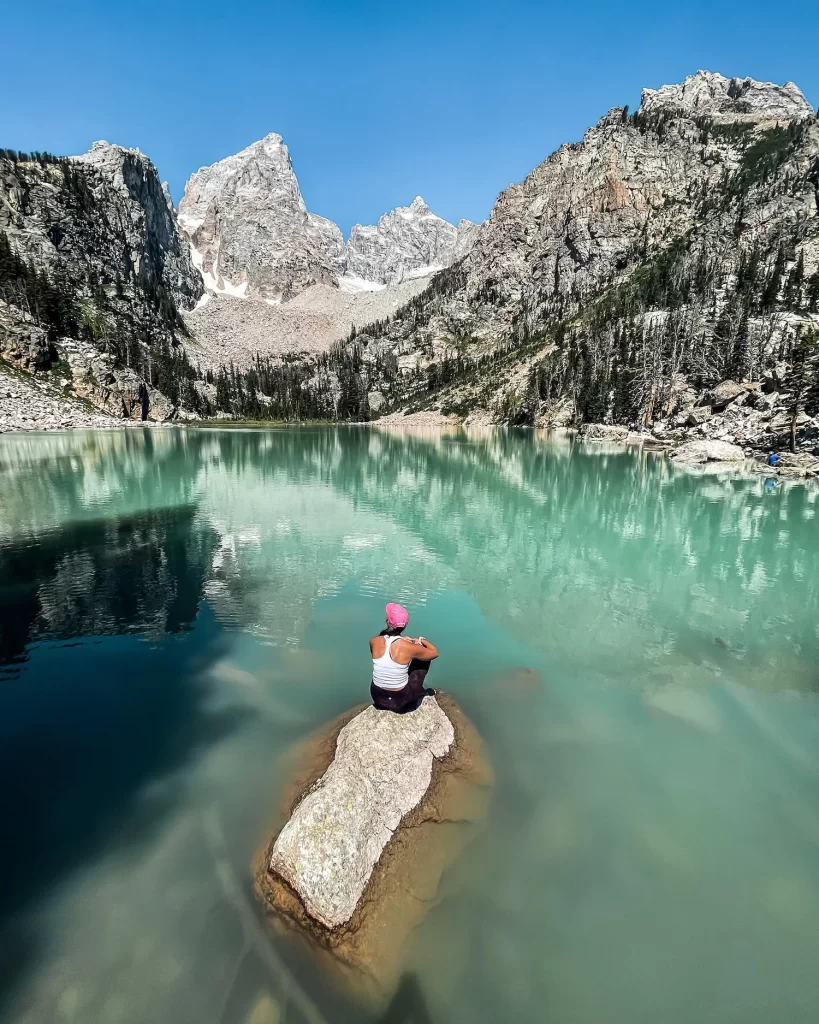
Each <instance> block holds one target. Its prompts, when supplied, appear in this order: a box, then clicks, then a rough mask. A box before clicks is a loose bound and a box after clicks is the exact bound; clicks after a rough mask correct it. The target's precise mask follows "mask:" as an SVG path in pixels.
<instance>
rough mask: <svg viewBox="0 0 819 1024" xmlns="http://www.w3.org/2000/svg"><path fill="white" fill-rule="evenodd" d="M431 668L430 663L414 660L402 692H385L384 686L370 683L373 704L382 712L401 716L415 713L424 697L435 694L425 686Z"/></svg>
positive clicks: (410, 665)
mask: <svg viewBox="0 0 819 1024" xmlns="http://www.w3.org/2000/svg"><path fill="white" fill-rule="evenodd" d="M429 666H430V662H428V661H418V660H417V659H413V661H411V662H410V664H409V675H408V677H407V685H406V686H402V687H401V689H400V690H385V689H384V687H383V686H376V685H375V683H370V696H371V697H372V699H373V704H374V705H375V706H376V707H377V708H379V709H380V710H381V711H395V712H396V713H397V714H399V715H403V714H404V713H405V712H407V711H414V710H415V709H416V708H417V707H418V705H419V704H420V703H421V701H422V700H423V699H424V697H426V696H428V695H432V694H433V693H434V690H428V689H426V687H425V685H424V684H425V682H426V677H427V672H429Z"/></svg>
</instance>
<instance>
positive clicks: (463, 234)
mask: <svg viewBox="0 0 819 1024" xmlns="http://www.w3.org/2000/svg"><path fill="white" fill-rule="evenodd" d="M179 223H180V226H181V227H182V229H183V231H184V232H185V233H186V234H187V236H188V237H189V239H190V243H191V246H192V251H193V258H194V261H195V263H196V265H197V266H198V267H199V269H200V270H201V271H202V274H203V276H204V280H205V284H206V286H207V287H208V289H210V290H211V291H213V292H217V293H219V292H222V293H226V294H230V295H234V296H238V297H252V298H258V299H265V300H267V301H268V302H287V301H288V300H289V299H291V298H293V296H295V295H297V294H298V293H299V292H300V291H303V290H304V289H305V288H309V287H311V286H312V285H315V284H325V285H331V286H335V285H340V286H341V288H342V289H343V290H345V291H356V290H377V289H378V288H379V287H383V286H386V285H389V284H396V283H399V282H401V281H403V280H407V279H411V278H414V277H423V276H427V275H429V274H431V273H434V272H435V271H437V270H441V269H443V268H444V267H447V266H449V264H450V263H451V262H452V261H453V259H454V258H455V257H456V254H457V255H460V254H461V253H462V252H463V251H464V249H465V247H466V246H467V244H468V241H469V239H470V238H471V237H472V235H473V229H474V228H475V225H473V224H472V223H471V222H470V221H462V222H461V224H459V225H458V227H455V226H454V225H452V224H450V223H448V222H447V221H445V220H443V218H441V217H437V216H436V215H435V214H434V213H433V212H432V211H431V210H430V209H429V207H428V206H427V205H426V203H425V202H424V201H423V199H422V198H421V197H420V196H417V197H416V198H415V199H414V200H413V202H412V203H411V205H410V206H407V207H398V208H397V209H395V210H393V211H391V212H390V213H387V214H385V215H384V216H383V217H381V219H380V220H379V222H378V224H375V225H361V224H356V225H355V226H354V227H353V229H352V232H351V234H350V238H349V241H348V242H347V243H346V244H345V242H344V238H343V235H342V234H341V231H340V229H339V228H338V227H337V226H336V225H335V224H334V223H333V222H332V221H329V220H327V219H326V218H324V217H319V216H317V215H316V214H313V213H310V212H308V210H307V207H306V205H305V202H304V199H303V197H302V194H301V190H300V188H299V184H298V180H297V179H296V175H295V172H294V171H293V165H292V161H291V159H290V152H289V150H288V148H287V146H286V145H285V144H284V141H283V140H282V137H281V136H280V135H276V134H270V135H267V136H265V138H263V139H261V140H260V141H258V142H254V143H253V144H252V145H250V146H248V147H247V148H246V149H244V150H242V151H241V152H240V153H237V154H235V155H234V156H229V157H226V158H225V159H223V160H219V161H217V162H216V163H215V164H212V165H211V166H209V167H203V168H200V169H199V170H198V171H197V172H196V173H195V174H193V175H191V177H190V178H189V180H188V182H187V184H186V186H185V194H184V196H183V198H182V200H181V201H180V204H179Z"/></svg>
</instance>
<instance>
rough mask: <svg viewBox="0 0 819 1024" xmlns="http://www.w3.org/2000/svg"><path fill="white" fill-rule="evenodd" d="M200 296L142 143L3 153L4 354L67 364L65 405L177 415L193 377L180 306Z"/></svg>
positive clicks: (0, 320)
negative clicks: (65, 152)
mask: <svg viewBox="0 0 819 1024" xmlns="http://www.w3.org/2000/svg"><path fill="white" fill-rule="evenodd" d="M202 291H203V287H202V279H201V275H200V274H199V272H198V271H197V270H196V268H195V267H194V266H193V264H192V263H191V259H190V250H189V246H188V244H187V241H186V240H185V239H184V238H183V237H182V236H181V235H180V233H179V231H178V229H177V224H176V216H175V213H174V210H173V207H172V205H171V203H170V200H169V197H168V193H167V189H166V188H165V187H164V186H163V185H162V183H161V182H160V180H159V176H158V175H157V172H156V168H155V167H154V165H153V164H152V163H151V162H150V160H148V158H147V157H145V156H144V155H143V154H142V153H140V152H139V150H127V149H123V148H122V147H120V146H111V145H109V144H108V143H106V142H97V143H95V144H94V147H93V148H92V150H91V151H90V152H89V153H88V154H86V155H85V156H82V157H76V158H59V159H58V158H56V157H52V156H48V155H46V154H39V155H37V156H36V157H28V156H26V155H25V154H15V153H11V152H7V151H3V152H2V153H0V306H2V315H0V356H3V357H4V358H5V359H6V361H7V362H12V363H14V364H16V366H17V367H19V368H20V369H22V370H26V371H29V372H42V371H45V370H47V369H48V368H49V367H50V366H51V365H52V364H56V363H59V364H61V366H62V370H61V373H62V375H63V376H62V378H61V380H62V383H61V384H60V386H59V388H58V389H57V391H58V392H59V396H60V401H63V399H71V398H72V397H81V398H83V399H85V400H86V401H90V402H91V403H92V404H93V405H96V406H97V407H98V408H99V409H101V410H103V411H105V412H107V413H108V414H110V415H113V416H123V417H126V418H134V419H146V418H150V419H165V418H168V417H171V416H173V415H175V414H176V410H177V407H178V405H179V403H180V401H181V398H182V395H181V392H180V388H179V384H180V381H181V380H182V378H183V377H184V376H185V372H186V367H185V360H184V355H183V350H182V347H181V345H180V341H181V338H182V337H184V336H185V333H186V332H185V327H184V323H183V321H182V320H181V317H180V315H179V310H180V309H183V310H184V309H191V308H193V306H194V305H195V304H196V302H197V300H198V299H199V297H200V296H201V294H202ZM66 374H67V376H66ZM20 380H22V381H24V380H25V378H20ZM163 389H164V391H163ZM168 391H171V392H173V393H174V394H173V397H172V398H169V397H168V394H166V392H168ZM15 408H16V406H15ZM60 408H61V409H62V413H61V414H60V415H61V416H62V415H63V414H65V415H64V416H63V418H65V416H68V417H69V418H70V413H68V412H67V411H66V408H65V407H64V404H63V405H61V406H60ZM2 411H3V410H0V412H2ZM23 414H24V409H21V410H20V411H19V415H18V412H17V411H14V412H13V414H11V425H14V423H15V422H17V420H18V419H20V416H22V415H23ZM4 415H5V414H4Z"/></svg>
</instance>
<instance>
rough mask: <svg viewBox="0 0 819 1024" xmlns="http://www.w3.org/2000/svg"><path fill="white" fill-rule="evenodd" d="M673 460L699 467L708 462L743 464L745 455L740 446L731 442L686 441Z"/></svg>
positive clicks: (675, 453) (672, 456) (673, 453)
mask: <svg viewBox="0 0 819 1024" xmlns="http://www.w3.org/2000/svg"><path fill="white" fill-rule="evenodd" d="M671 458H672V459H673V460H674V461H675V462H678V463H680V464H681V465H685V466H697V465H702V464H703V463H706V462H742V460H743V459H744V458H745V453H744V452H743V450H742V449H741V448H740V447H739V445H736V444H731V443H730V442H729V441H715V440H708V439H706V440H696V441H686V443H685V444H681V445H680V447H679V448H677V450H676V451H674V452H672V453H671Z"/></svg>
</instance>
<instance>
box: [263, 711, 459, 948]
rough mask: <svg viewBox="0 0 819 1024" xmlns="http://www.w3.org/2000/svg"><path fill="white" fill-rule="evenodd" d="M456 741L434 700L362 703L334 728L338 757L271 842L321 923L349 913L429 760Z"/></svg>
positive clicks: (275, 860) (416, 795)
mask: <svg viewBox="0 0 819 1024" xmlns="http://www.w3.org/2000/svg"><path fill="white" fill-rule="evenodd" d="M454 739H455V732H454V729H453V727H452V723H451V722H450V721H449V719H448V718H447V716H446V715H445V714H444V712H443V711H442V710H441V708H440V707H439V706H438V703H437V701H436V700H435V698H434V697H425V698H424V700H423V701H422V703H421V706H420V707H419V708H418V710H417V711H414V712H412V713H411V714H408V715H396V714H393V713H392V712H390V711H378V710H377V709H376V708H374V707H370V708H367V709H366V710H365V711H362V712H361V714H360V715H357V716H356V717H355V718H354V719H353V720H352V721H351V722H350V723H349V724H348V725H346V726H345V727H344V728H343V729H342V730H341V732H340V733H339V737H338V743H337V746H336V755H335V758H334V759H333V763H332V764H331V765H330V767H329V768H328V769H327V771H326V772H325V774H324V775H323V776H322V778H321V779H320V780H319V781H318V782H317V783H316V785H315V787H314V788H313V789H312V791H311V792H310V793H308V794H307V795H306V796H305V797H304V799H303V800H302V802H301V803H300V804H299V806H298V807H297V808H296V810H295V811H294V812H293V815H292V817H291V818H290V821H289V822H288V823H287V824H286V825H285V827H284V828H283V829H282V831H281V832H280V833H279V836H278V838H277V839H276V842H275V843H274V845H273V853H272V855H271V857H270V862H269V868H270V870H271V871H273V872H275V873H276V874H278V875H279V876H281V878H283V879H284V880H285V881H286V882H288V883H289V884H290V886H291V887H292V888H293V889H294V890H295V891H296V892H297V893H298V895H299V896H300V898H301V901H302V903H303V904H304V906H305V908H306V909H307V911H308V913H309V914H310V915H311V916H312V917H313V918H314V919H315V920H316V921H318V922H319V923H320V924H323V925H324V926H325V927H326V928H335V927H337V926H338V925H341V924H345V923H346V922H347V921H349V920H350V918H351V917H352V916H353V913H354V912H355V909H356V907H357V906H358V904H359V901H360V899H361V896H362V894H363V892H364V889H365V887H366V885H367V883H368V882H369V880H370V875H371V874H372V871H373V868H374V867H375V865H376V863H377V862H378V859H379V858H380V856H381V854H382V852H383V850H384V847H385V846H386V845H387V843H388V842H389V841H390V839H391V838H392V834H393V832H395V830H396V828H397V827H398V825H399V824H400V822H401V819H402V818H403V817H404V815H406V814H408V813H409V812H410V811H411V810H412V809H413V808H414V807H416V806H417V805H418V804H419V803H420V802H421V800H422V799H423V797H424V795H425V793H426V792H427V790H428V789H429V786H430V783H431V781H432V764H433V760H434V759H435V758H442V757H444V756H445V755H446V754H447V753H448V751H449V748H450V747H451V746H452V743H453V741H454Z"/></svg>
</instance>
